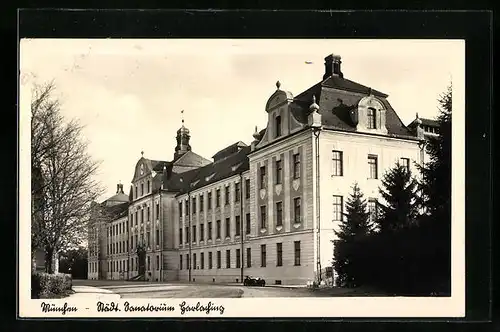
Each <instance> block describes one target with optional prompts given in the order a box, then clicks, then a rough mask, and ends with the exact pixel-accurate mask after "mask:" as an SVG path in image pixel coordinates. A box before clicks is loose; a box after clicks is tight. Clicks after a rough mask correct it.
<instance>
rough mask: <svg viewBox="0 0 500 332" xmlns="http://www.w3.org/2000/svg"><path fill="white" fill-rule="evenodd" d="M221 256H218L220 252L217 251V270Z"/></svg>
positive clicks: (219, 266)
mask: <svg viewBox="0 0 500 332" xmlns="http://www.w3.org/2000/svg"><path fill="white" fill-rule="evenodd" d="M220 257H221V255H220V251H217V268H218V269H220V268H221V258H220Z"/></svg>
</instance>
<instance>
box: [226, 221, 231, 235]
mask: <svg viewBox="0 0 500 332" xmlns="http://www.w3.org/2000/svg"><path fill="white" fill-rule="evenodd" d="M225 226H226V232H225V236H226V237H227V238H229V237H231V232H230V227H231V223H230V219H229V218H226V225H225Z"/></svg>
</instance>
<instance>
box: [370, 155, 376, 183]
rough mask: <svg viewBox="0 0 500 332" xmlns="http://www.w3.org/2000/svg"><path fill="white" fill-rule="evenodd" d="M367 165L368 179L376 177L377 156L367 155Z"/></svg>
mask: <svg viewBox="0 0 500 332" xmlns="http://www.w3.org/2000/svg"><path fill="white" fill-rule="evenodd" d="M368 167H369V169H370V175H369V179H377V178H378V171H377V156H374V155H369V156H368Z"/></svg>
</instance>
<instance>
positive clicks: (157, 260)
mask: <svg viewBox="0 0 500 332" xmlns="http://www.w3.org/2000/svg"><path fill="white" fill-rule="evenodd" d="M156 269H157V270H159V269H160V256H158V255H156Z"/></svg>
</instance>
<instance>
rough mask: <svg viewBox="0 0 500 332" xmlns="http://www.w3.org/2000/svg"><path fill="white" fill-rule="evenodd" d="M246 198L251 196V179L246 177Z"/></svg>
mask: <svg viewBox="0 0 500 332" xmlns="http://www.w3.org/2000/svg"><path fill="white" fill-rule="evenodd" d="M245 198H246V199H249V198H250V179H245Z"/></svg>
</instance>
